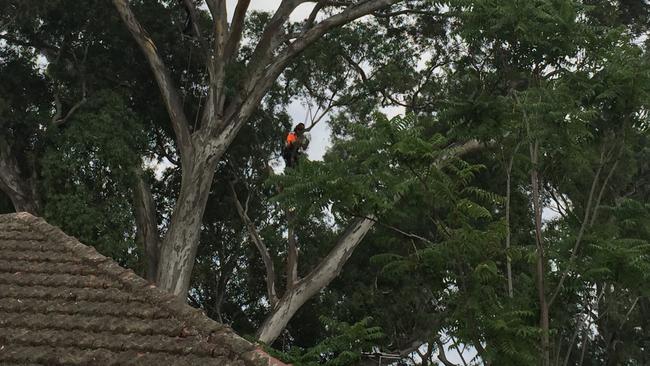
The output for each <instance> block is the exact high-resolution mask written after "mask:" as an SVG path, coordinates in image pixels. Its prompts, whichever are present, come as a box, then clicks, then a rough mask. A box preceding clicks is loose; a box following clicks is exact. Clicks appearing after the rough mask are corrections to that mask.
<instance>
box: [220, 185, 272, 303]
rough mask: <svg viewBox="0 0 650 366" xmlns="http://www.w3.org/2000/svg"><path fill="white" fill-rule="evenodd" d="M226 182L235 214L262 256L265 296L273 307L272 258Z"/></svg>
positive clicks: (232, 189) (232, 187) (232, 186)
mask: <svg viewBox="0 0 650 366" xmlns="http://www.w3.org/2000/svg"><path fill="white" fill-rule="evenodd" d="M228 184H229V186H230V194H231V195H232V199H233V202H234V203H235V208H236V209H237V214H239V217H240V218H241V220H242V221H243V222H244V224H245V225H246V229H247V230H248V235H249V236H250V238H251V240H252V241H253V243H254V244H255V247H257V250H258V251H259V253H260V255H261V256H262V261H263V262H264V267H265V268H266V292H267V296H268V297H269V302H270V303H271V307H272V308H273V307H275V305H276V304H277V303H278V295H277V292H276V291H275V268H274V266H273V260H272V259H271V254H270V253H269V250H268V248H267V247H266V244H264V241H263V240H262V237H261V236H260V235H259V233H258V231H257V228H256V227H255V224H254V223H253V221H252V220H251V219H250V218H249V217H248V213H247V212H246V211H247V210H245V209H244V207H242V205H241V202H240V201H239V198H238V197H237V192H236V191H235V186H234V185H233V183H232V182H228Z"/></svg>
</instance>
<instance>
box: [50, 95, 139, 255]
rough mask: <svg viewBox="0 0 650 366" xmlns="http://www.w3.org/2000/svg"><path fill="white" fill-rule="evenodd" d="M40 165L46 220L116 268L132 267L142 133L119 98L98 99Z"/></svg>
mask: <svg viewBox="0 0 650 366" xmlns="http://www.w3.org/2000/svg"><path fill="white" fill-rule="evenodd" d="M50 138H51V144H50V146H49V147H48V149H47V150H46V152H45V154H44V157H43V159H42V175H43V182H42V184H43V191H44V192H45V195H46V197H47V201H46V206H45V217H46V218H47V219H48V220H50V222H52V223H54V224H56V225H59V226H60V227H61V228H62V229H63V230H65V231H66V232H68V233H70V234H71V235H74V236H76V237H78V238H79V239H80V240H81V241H83V242H85V243H88V244H93V245H94V246H95V247H96V248H97V249H98V250H99V251H100V252H102V253H104V254H105V255H109V256H111V257H113V258H115V259H117V260H118V261H119V262H121V263H123V264H128V265H134V264H135V263H136V262H137V259H138V256H137V255H136V252H134V250H136V247H135V243H134V228H133V224H132V223H133V220H134V219H133V211H132V210H133V209H132V206H131V201H132V193H131V187H133V184H134V180H133V179H134V178H133V176H134V168H135V167H137V166H138V165H139V164H140V158H139V154H140V151H141V149H142V147H143V143H144V140H143V132H142V127H141V124H139V123H138V122H137V121H136V120H135V119H134V117H133V115H132V114H130V113H129V112H128V111H127V109H126V108H125V105H124V103H123V101H122V100H121V98H120V96H119V95H116V94H114V93H111V92H102V93H97V94H95V96H93V98H92V99H91V100H89V102H88V105H87V106H85V107H84V108H83V109H82V110H80V111H79V112H78V113H77V114H76V115H75V116H74V117H73V118H72V119H71V120H70V121H69V122H68V124H67V125H66V126H65V127H64V128H63V129H62V130H61V131H53V132H52V136H51V137H50Z"/></svg>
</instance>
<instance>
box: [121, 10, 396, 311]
mask: <svg viewBox="0 0 650 366" xmlns="http://www.w3.org/2000/svg"><path fill="white" fill-rule="evenodd" d="M396 2H397V0H374V1H366V2H361V3H353V4H351V5H349V6H344V7H343V10H342V11H340V12H339V13H336V14H334V15H331V16H328V17H326V18H325V19H323V20H321V21H319V22H316V20H317V18H318V14H319V12H321V11H323V10H324V9H327V8H330V7H331V5H330V4H327V3H323V4H318V5H317V6H316V7H315V8H314V11H313V12H312V14H311V15H310V17H309V19H307V21H306V22H305V24H303V26H302V28H301V29H300V30H299V32H298V33H297V34H294V33H290V32H288V31H286V30H285V29H284V27H285V24H286V23H287V21H288V18H289V15H290V14H291V12H292V11H293V10H294V9H295V8H296V7H297V6H298V5H299V4H300V3H302V1H282V2H281V3H280V6H279V7H278V9H277V11H276V12H275V14H274V15H273V17H272V18H271V19H270V20H269V21H268V23H267V24H266V26H265V28H264V30H263V31H262V33H261V34H260V35H259V38H258V40H257V45H256V46H255V48H254V50H253V51H252V54H250V56H248V57H245V58H244V59H243V60H244V62H243V65H242V66H241V67H242V68H243V69H242V70H240V71H239V73H238V75H239V76H242V75H243V77H241V78H239V80H236V82H235V83H234V85H227V84H226V81H227V80H230V79H231V78H233V77H235V75H233V72H234V70H233V68H234V66H235V65H236V64H241V62H242V59H241V58H240V57H241V54H240V44H241V40H242V36H243V35H242V32H243V29H244V21H245V19H246V10H247V8H248V5H249V3H250V1H246V0H243V1H239V2H238V3H237V7H236V9H235V11H234V13H233V14H234V15H233V21H232V23H231V24H230V25H228V24H227V21H226V19H227V12H226V5H225V1H208V2H207V5H208V8H209V11H210V15H211V21H210V22H209V25H210V29H211V32H209V33H210V36H209V37H211V41H209V40H210V38H205V37H204V35H203V34H204V33H203V29H202V25H203V24H202V18H200V17H201V16H203V13H201V12H199V10H198V9H197V7H196V5H195V4H193V3H192V2H190V1H186V2H185V7H186V9H187V11H188V14H189V16H190V19H191V22H190V24H192V27H193V29H192V32H193V37H195V38H196V40H197V42H198V43H199V44H201V45H202V49H203V50H204V51H205V53H206V55H205V57H204V59H205V62H206V68H207V70H208V75H209V84H208V92H207V98H206V104H205V106H204V107H203V108H202V110H203V111H202V116H201V118H200V123H198V125H197V126H196V128H192V127H191V126H192V125H191V124H190V123H189V122H188V118H187V116H186V113H185V111H184V109H183V104H182V101H181V97H180V95H179V92H178V89H177V88H176V86H175V85H174V84H175V83H174V80H173V79H172V76H171V74H170V71H169V69H168V67H167V66H166V65H165V63H164V61H163V59H162V58H161V56H160V53H159V52H158V50H157V47H156V43H155V42H154V40H153V39H152V38H151V37H150V36H149V35H148V34H147V32H146V31H145V29H144V28H143V27H142V26H141V24H140V23H139V22H138V20H137V19H136V16H135V14H134V12H133V11H132V9H131V7H130V6H129V4H128V2H127V1H126V0H115V1H114V2H113V3H114V5H115V7H116V9H117V10H118V12H119V14H120V16H121V17H122V20H123V21H124V23H125V25H126V26H127V28H128V29H129V31H130V32H131V34H132V35H133V37H134V39H135V40H136V42H137V43H138V45H139V46H140V48H141V50H142V52H143V53H144V55H145V57H146V59H147V61H148V62H149V65H150V66H151V70H152V72H153V74H154V76H155V78H156V82H157V83H158V86H159V88H160V91H161V95H162V97H163V100H164V102H165V106H166V109H167V112H168V113H169V116H170V120H171V123H172V126H173V129H174V133H175V136H176V146H177V149H178V152H179V154H180V161H181V165H182V167H183V172H182V174H183V178H182V182H181V188H180V193H179V197H178V200H177V202H176V206H175V209H174V211H173V214H172V217H171V222H170V226H169V229H168V231H167V233H166V234H165V237H164V239H163V242H162V245H161V252H160V263H159V265H158V276H157V283H158V285H159V286H160V287H161V288H164V289H166V290H169V291H170V292H172V293H174V294H175V295H177V296H179V297H180V298H185V296H186V294H187V290H188V288H189V284H190V275H191V271H192V267H193V264H194V258H195V256H196V251H197V247H198V243H199V233H200V228H201V219H202V216H203V213H204V211H205V206H206V202H207V198H208V195H209V191H210V186H211V184H212V178H213V176H214V172H215V168H216V165H217V163H218V162H219V161H220V160H221V157H222V155H223V153H224V152H225V151H226V149H227V148H228V146H230V144H231V143H232V141H233V139H234V137H235V136H236V134H237V133H238V131H239V130H240V129H241V127H242V126H243V124H244V123H246V121H247V120H248V119H249V118H250V116H251V114H252V113H253V112H254V111H255V109H256V108H257V106H258V105H259V103H260V102H261V101H262V98H263V97H264V95H265V94H266V93H267V91H268V90H269V88H271V86H272V85H273V83H274V82H275V81H276V79H277V78H278V77H279V76H280V74H281V73H282V71H283V70H284V69H285V68H286V67H287V65H288V64H289V63H290V62H291V61H292V60H293V59H294V58H295V57H297V56H298V54H300V52H302V51H303V50H304V49H305V48H307V47H308V46H309V45H311V44H312V43H314V42H315V41H316V40H318V39H319V38H320V37H322V36H323V35H324V34H326V33H327V32H329V31H330V30H331V29H333V28H335V27H339V26H341V25H343V24H346V23H348V22H351V21H353V20H355V19H357V18H359V17H362V16H364V15H367V14H370V13H373V12H375V11H378V10H379V9H382V8H384V7H386V6H388V5H391V4H393V3H396ZM336 7H337V6H336V5H335V6H334V8H336ZM227 87H231V88H234V89H233V90H228V88H227Z"/></svg>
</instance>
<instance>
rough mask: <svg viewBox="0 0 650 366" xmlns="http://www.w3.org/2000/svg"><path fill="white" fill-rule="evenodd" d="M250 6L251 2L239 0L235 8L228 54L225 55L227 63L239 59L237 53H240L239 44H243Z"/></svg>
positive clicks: (227, 44) (227, 49)
mask: <svg viewBox="0 0 650 366" xmlns="http://www.w3.org/2000/svg"><path fill="white" fill-rule="evenodd" d="M249 4H250V0H239V1H238V2H237V6H236V7H235V13H234V14H233V17H232V23H231V24H230V34H229V37H228V42H227V43H226V53H225V55H224V60H226V62H228V61H230V60H231V59H233V58H234V57H237V53H238V52H239V43H240V42H241V38H242V34H243V31H244V20H245V19H246V10H248V5H249Z"/></svg>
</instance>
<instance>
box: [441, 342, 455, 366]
mask: <svg viewBox="0 0 650 366" xmlns="http://www.w3.org/2000/svg"><path fill="white" fill-rule="evenodd" d="M436 346H438V359H439V360H440V362H442V363H443V364H445V366H458V365H456V364H455V363H453V362H451V361H449V359H447V355H446V354H445V345H444V344H442V342H440V340H439V339H438V340H436Z"/></svg>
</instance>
